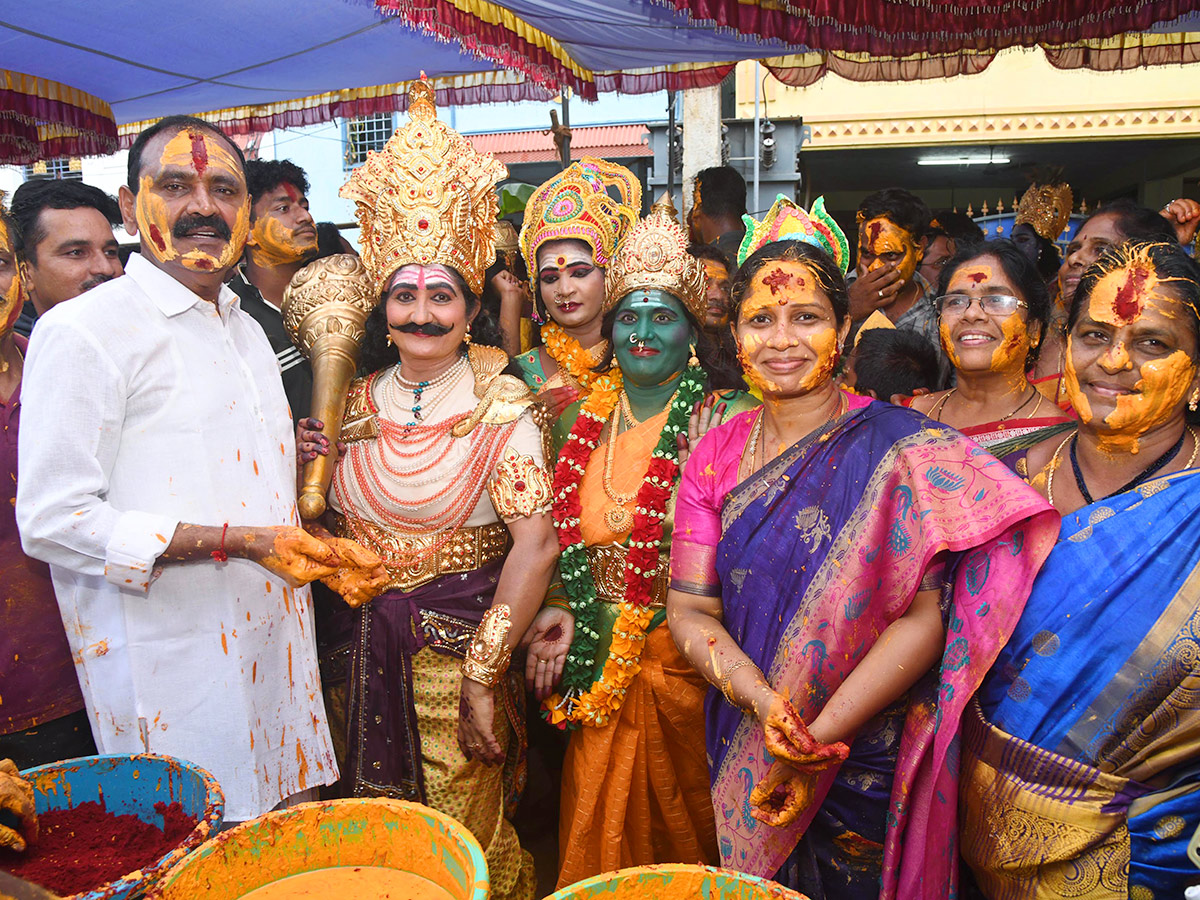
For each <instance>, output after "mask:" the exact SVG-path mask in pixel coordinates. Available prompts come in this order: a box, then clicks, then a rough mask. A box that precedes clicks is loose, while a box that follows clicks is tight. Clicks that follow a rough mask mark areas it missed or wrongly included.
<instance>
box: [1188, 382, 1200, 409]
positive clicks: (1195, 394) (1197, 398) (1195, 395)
mask: <svg viewBox="0 0 1200 900" xmlns="http://www.w3.org/2000/svg"><path fill="white" fill-rule="evenodd" d="M1198 406H1200V388H1196V389H1195V390H1194V391H1192V399H1191V400H1189V401H1188V409H1190V410H1191V411H1192V412H1195V411H1196V407H1198Z"/></svg>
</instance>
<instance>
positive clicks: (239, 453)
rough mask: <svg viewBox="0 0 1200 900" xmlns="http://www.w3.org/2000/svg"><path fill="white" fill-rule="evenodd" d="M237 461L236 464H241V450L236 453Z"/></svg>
mask: <svg viewBox="0 0 1200 900" xmlns="http://www.w3.org/2000/svg"><path fill="white" fill-rule="evenodd" d="M237 459H238V462H241V461H242V451H241V450H239V451H238V452H237Z"/></svg>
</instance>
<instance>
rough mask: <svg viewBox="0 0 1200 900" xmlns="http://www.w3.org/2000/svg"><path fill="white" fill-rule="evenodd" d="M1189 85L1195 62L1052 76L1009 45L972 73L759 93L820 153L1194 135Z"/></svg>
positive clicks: (1197, 112) (745, 87)
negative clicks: (809, 132) (808, 132)
mask: <svg viewBox="0 0 1200 900" xmlns="http://www.w3.org/2000/svg"><path fill="white" fill-rule="evenodd" d="M758 71H759V73H760V77H761V76H762V75H766V74H767V71H766V69H765V68H760V69H759V70H758ZM754 72H755V64H754V63H753V62H746V63H741V64H739V65H738V69H737V74H736V76H735V77H736V79H737V115H738V117H745V118H750V117H753V115H754V79H755V75H754ZM1198 84H1200V63H1197V64H1190V65H1184V66H1155V67H1151V68H1145V69H1134V70H1130V71H1127V72H1093V71H1091V70H1084V69H1074V70H1060V69H1056V68H1054V67H1053V66H1052V65H1050V63H1049V62H1048V61H1047V60H1046V57H1045V55H1044V54H1043V53H1042V52H1041V51H1040V50H1021V49H1011V50H1005V51H1002V52H1001V53H999V54H998V55H997V56H996V58H995V59H994V60H993V61H992V63H991V65H990V66H988V68H987V69H985V70H984V71H983V72H981V73H979V74H978V75H962V76H957V77H954V78H939V79H931V80H927V81H911V82H904V83H878V82H852V81H847V80H846V79H844V78H842V77H840V76H838V75H834V74H828V75H826V76H825V77H824V78H822V79H821V80H820V81H818V82H817V83H816V84H814V85H811V86H809V87H805V88H792V87H787V86H785V85H783V84H781V83H780V82H778V81H777V80H776V79H774V78H773V77H769V76H768V77H767V79H766V85H765V88H764V89H763V92H762V96H763V98H764V100H765V102H766V107H765V109H766V111H767V112H768V113H769V114H770V115H771V116H772V117H779V118H782V117H786V116H803V117H804V123H805V125H809V126H811V127H812V128H813V139H812V143H811V144H809V145H808V148H809V149H812V150H821V149H833V148H837V147H863V146H880V147H885V146H905V145H921V146H928V145H939V144H971V143H993V142H998V141H1070V140H1074V139H1076V138H1096V137H1103V138H1106V139H1110V140H1111V139H1120V138H1144V137H1182V136H1189V135H1195V134H1200V88H1198V87H1197V85H1198Z"/></svg>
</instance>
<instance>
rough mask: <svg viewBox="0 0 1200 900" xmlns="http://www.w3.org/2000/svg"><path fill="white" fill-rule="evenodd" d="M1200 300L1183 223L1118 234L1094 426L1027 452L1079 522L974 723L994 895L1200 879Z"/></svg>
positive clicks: (978, 837) (978, 792)
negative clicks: (1164, 238) (1129, 239)
mask: <svg viewBox="0 0 1200 900" xmlns="http://www.w3.org/2000/svg"><path fill="white" fill-rule="evenodd" d="M1198 315H1200V269H1198V268H1197V266H1196V264H1195V263H1194V262H1192V261H1191V260H1190V259H1189V258H1188V257H1187V255H1186V254H1185V253H1184V252H1183V250H1182V249H1181V248H1180V247H1179V245H1178V244H1176V243H1174V242H1173V241H1172V242H1171V243H1147V242H1136V243H1127V244H1122V245H1119V246H1118V247H1116V248H1114V249H1112V250H1109V251H1108V252H1107V253H1105V254H1104V255H1103V256H1101V258H1100V260H1099V261H1098V262H1097V263H1096V264H1095V265H1093V266H1091V267H1090V268H1088V269H1087V271H1086V272H1085V273H1084V275H1083V277H1082V278H1081V279H1080V282H1079V286H1078V287H1077V288H1076V290H1075V295H1074V298H1073V301H1072V304H1071V309H1070V316H1069V319H1068V324H1069V327H1068V331H1067V338H1066V351H1067V359H1066V367H1065V371H1064V381H1065V382H1066V389H1067V393H1068V395H1069V396H1070V399H1071V403H1072V405H1073V406H1074V407H1075V409H1076V410H1077V411H1078V413H1079V426H1078V428H1077V429H1076V430H1075V431H1073V432H1071V433H1070V434H1068V435H1065V436H1057V435H1056V436H1055V437H1052V438H1050V439H1049V440H1047V441H1044V442H1042V443H1041V444H1039V445H1037V446H1036V447H1034V448H1032V449H1031V450H1029V451H1028V463H1029V471H1030V472H1031V473H1034V478H1033V482H1032V484H1033V486H1034V487H1035V488H1037V489H1038V490H1039V491H1040V492H1041V493H1043V494H1044V495H1045V496H1046V497H1047V499H1048V500H1049V501H1050V503H1052V504H1053V505H1054V507H1055V508H1056V509H1057V510H1058V511H1059V512H1060V513H1062V517H1063V518H1062V532H1061V534H1060V535H1059V542H1058V543H1057V545H1056V546H1055V547H1054V549H1053V551H1052V552H1051V553H1050V558H1049V559H1048V560H1047V561H1046V565H1045V567H1044V568H1043V569H1042V571H1041V573H1040V574H1039V575H1038V577H1037V581H1036V582H1035V583H1034V586H1033V591H1032V592H1031V593H1030V595H1029V602H1028V603H1027V604H1026V606H1025V611H1024V613H1022V615H1021V620H1020V622H1019V623H1018V624H1017V628H1016V631H1014V632H1013V634H1012V637H1011V638H1009V641H1008V644H1007V646H1006V647H1005V648H1004V650H1003V651H1002V652H1001V654H1000V657H999V659H997V661H996V664H995V665H994V666H993V667H992V671H991V672H990V673H989V674H988V676H987V678H986V680H985V681H984V683H983V687H982V688H981V689H980V692H979V704H978V706H977V707H976V708H974V709H973V710H971V711H970V712H969V714H968V717H967V726H966V730H965V734H964V739H963V750H962V755H963V763H962V783H963V791H962V795H961V803H962V804H963V808H964V810H965V818H964V820H963V822H962V835H963V837H962V850H963V856H964V858H965V859H966V860H967V862H968V863H969V864H970V866H971V868H972V869H973V870H974V872H975V875H976V878H977V880H978V882H979V886H980V888H982V890H983V892H984V894H986V895H987V896H988V897H1034V896H1036V897H1065V896H1087V897H1095V898H1117V897H1120V898H1125V897H1139V896H1145V897H1151V896H1153V897H1170V896H1175V897H1178V896H1181V895H1182V894H1183V889H1184V887H1185V886H1187V885H1190V884H1194V883H1195V881H1196V868H1195V866H1194V865H1192V864H1191V862H1189V860H1188V857H1187V845H1188V842H1189V839H1190V838H1191V837H1192V835H1193V833H1194V832H1195V831H1196V827H1197V825H1198V824H1200V805H1198V804H1197V802H1196V798H1197V791H1198V790H1200V781H1198V779H1197V774H1196V773H1197V768H1198V766H1197V763H1198V762H1200V747H1198V746H1197V742H1196V738H1195V735H1196V733H1197V727H1198V725H1200V700H1198V699H1197V695H1196V691H1195V684H1196V679H1197V675H1198V674H1200V668H1198V664H1197V652H1196V651H1197V646H1198V642H1197V634H1198V633H1200V590H1198V588H1197V580H1196V573H1197V571H1198V570H1200V541H1198V540H1197V533H1198V529H1200V471H1198V470H1197V469H1196V468H1194V466H1195V465H1196V462H1197V432H1196V430H1195V429H1194V428H1193V427H1191V426H1190V425H1188V423H1187V421H1186V417H1187V410H1188V409H1189V408H1190V409H1193V410H1194V409H1196V407H1197V406H1198V405H1200V377H1198V375H1197V371H1198V370H1197V360H1198V359H1200V340H1198V339H1200V319H1198V318H1197V316H1198ZM1018 834H1019V835H1020V837H1019V838H1018Z"/></svg>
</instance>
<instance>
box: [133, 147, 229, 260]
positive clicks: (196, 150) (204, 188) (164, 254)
mask: <svg viewBox="0 0 1200 900" xmlns="http://www.w3.org/2000/svg"><path fill="white" fill-rule="evenodd" d="M135 212H136V217H137V227H138V232H139V234H140V235H141V239H142V249H143V250H144V251H146V252H148V253H149V254H150V255H151V256H153V257H154V258H155V259H156V260H158V262H159V263H161V264H162V265H163V267H164V268H170V267H173V266H181V267H182V268H184V269H188V270H189V271H192V272H221V271H223V270H225V269H228V268H229V267H230V266H232V265H233V264H234V263H235V262H237V260H238V259H239V258H240V257H241V255H242V249H243V248H244V247H245V244H246V238H247V236H248V234H249V232H250V200H249V196H248V195H247V193H246V178H245V175H244V174H243V172H242V166H241V164H240V163H239V162H238V160H237V157H236V156H234V153H233V151H232V150H231V149H230V147H229V146H228V145H227V144H226V143H225V141H223V140H222V139H221V138H220V137H218V136H217V135H216V134H213V133H212V132H210V131H207V130H196V131H189V130H187V129H184V130H181V131H175V132H165V133H162V134H158V135H155V137H154V138H153V139H152V140H151V141H150V143H149V144H147V145H146V147H145V149H144V150H143V151H142V169H141V178H140V180H139V185H138V193H137V198H136V206H135Z"/></svg>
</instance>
